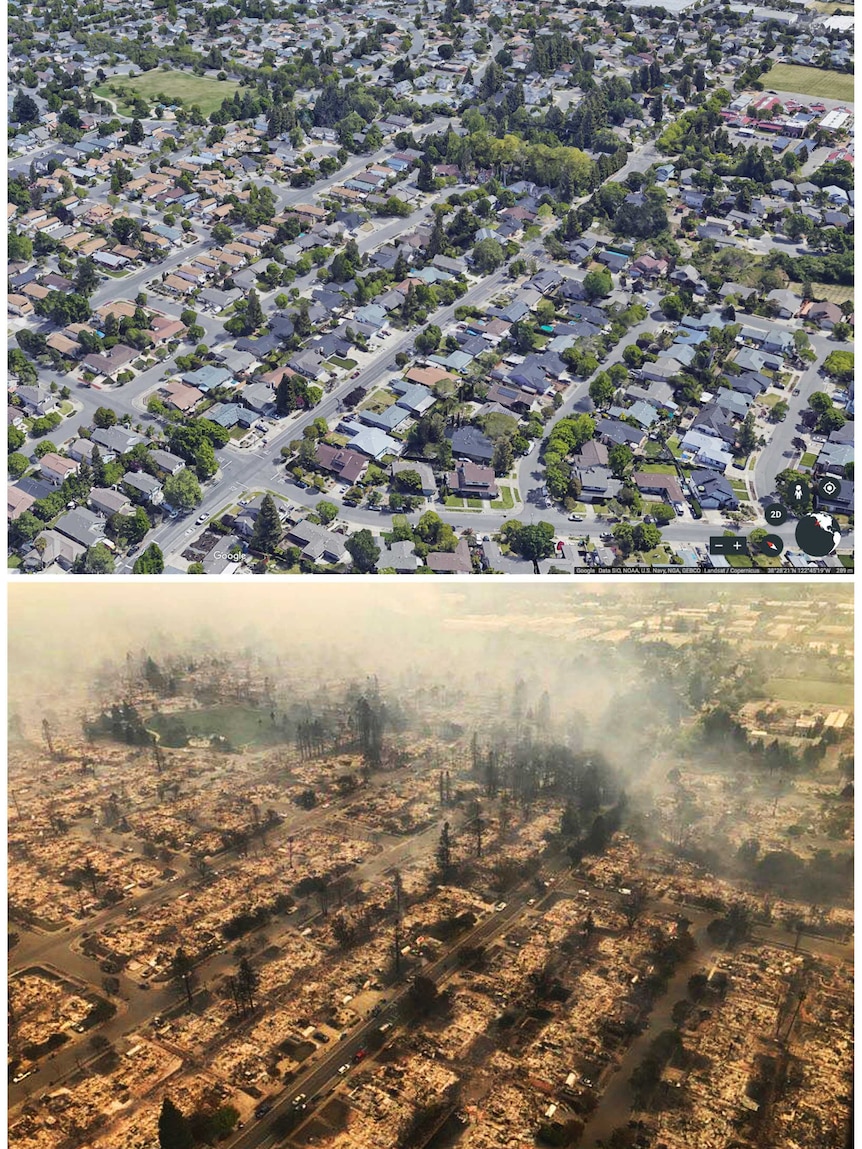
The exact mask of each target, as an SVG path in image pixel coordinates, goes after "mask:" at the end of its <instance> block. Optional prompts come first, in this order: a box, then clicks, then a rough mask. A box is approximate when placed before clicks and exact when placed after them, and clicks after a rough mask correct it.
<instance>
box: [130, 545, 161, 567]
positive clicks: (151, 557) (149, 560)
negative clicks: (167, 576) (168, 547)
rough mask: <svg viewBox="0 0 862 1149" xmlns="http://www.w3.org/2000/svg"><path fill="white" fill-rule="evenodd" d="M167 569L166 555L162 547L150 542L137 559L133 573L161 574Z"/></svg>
mask: <svg viewBox="0 0 862 1149" xmlns="http://www.w3.org/2000/svg"><path fill="white" fill-rule="evenodd" d="M164 569H165V556H164V555H163V554H162V551H161V547H159V546H157V545H156V544H155V543H150V545H149V546H148V547H147V549H146V550H145V551H144V553H143V554H142V555H140V556H139V557H138V558H137V559H136V560H135V565H134V566H133V567H132V574H161V573H162V572H163V571H164Z"/></svg>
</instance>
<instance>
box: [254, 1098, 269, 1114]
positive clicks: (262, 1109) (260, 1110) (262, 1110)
mask: <svg viewBox="0 0 862 1149" xmlns="http://www.w3.org/2000/svg"><path fill="white" fill-rule="evenodd" d="M270 1109H272V1102H271V1101H261V1103H260V1105H258V1107H257V1109H255V1111H254V1115H255V1117H266V1115H267V1113H269V1111H270Z"/></svg>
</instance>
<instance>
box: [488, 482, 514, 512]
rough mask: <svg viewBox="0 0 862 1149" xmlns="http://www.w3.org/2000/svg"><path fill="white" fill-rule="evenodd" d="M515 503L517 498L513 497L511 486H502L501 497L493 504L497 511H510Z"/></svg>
mask: <svg viewBox="0 0 862 1149" xmlns="http://www.w3.org/2000/svg"><path fill="white" fill-rule="evenodd" d="M514 505H515V500H514V499H513V498H512V488H511V487H500V497H499V499H494V500H493V501H492V503H491V506H492V507H493V508H494V510H495V511H508V510H511V508H512V507H514Z"/></svg>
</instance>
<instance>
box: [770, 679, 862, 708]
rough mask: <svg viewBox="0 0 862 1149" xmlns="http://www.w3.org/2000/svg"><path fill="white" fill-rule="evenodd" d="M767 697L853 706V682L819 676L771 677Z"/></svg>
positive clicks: (815, 703) (808, 702)
mask: <svg viewBox="0 0 862 1149" xmlns="http://www.w3.org/2000/svg"><path fill="white" fill-rule="evenodd" d="M764 693H765V694H766V697H767V698H772V699H775V700H777V701H779V702H800V703H803V704H806V705H810V706H852V705H853V683H852V682H833V681H826V680H823V679H817V678H770V679H769V680H768V681H767V683H766V686H765V687H764Z"/></svg>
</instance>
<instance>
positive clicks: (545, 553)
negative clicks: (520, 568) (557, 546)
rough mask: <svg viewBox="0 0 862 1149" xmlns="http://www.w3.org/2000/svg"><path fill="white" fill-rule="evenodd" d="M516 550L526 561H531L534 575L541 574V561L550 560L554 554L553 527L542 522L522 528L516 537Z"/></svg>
mask: <svg viewBox="0 0 862 1149" xmlns="http://www.w3.org/2000/svg"><path fill="white" fill-rule="evenodd" d="M515 548H516V549H517V551H518V553H519V554H521V555H523V556H524V558H525V559H530V561H531V562H532V564H533V571H534V573H535V574H539V562H540V560H541V559H547V558H550V557H551V555H552V554H553V553H554V528H553V526H552V525H551V524H550V523H545V522H541V523H531V524H530V525H529V526H526V527H521V529H520V530H519V531H518V533H517V535H516V537H515Z"/></svg>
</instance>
